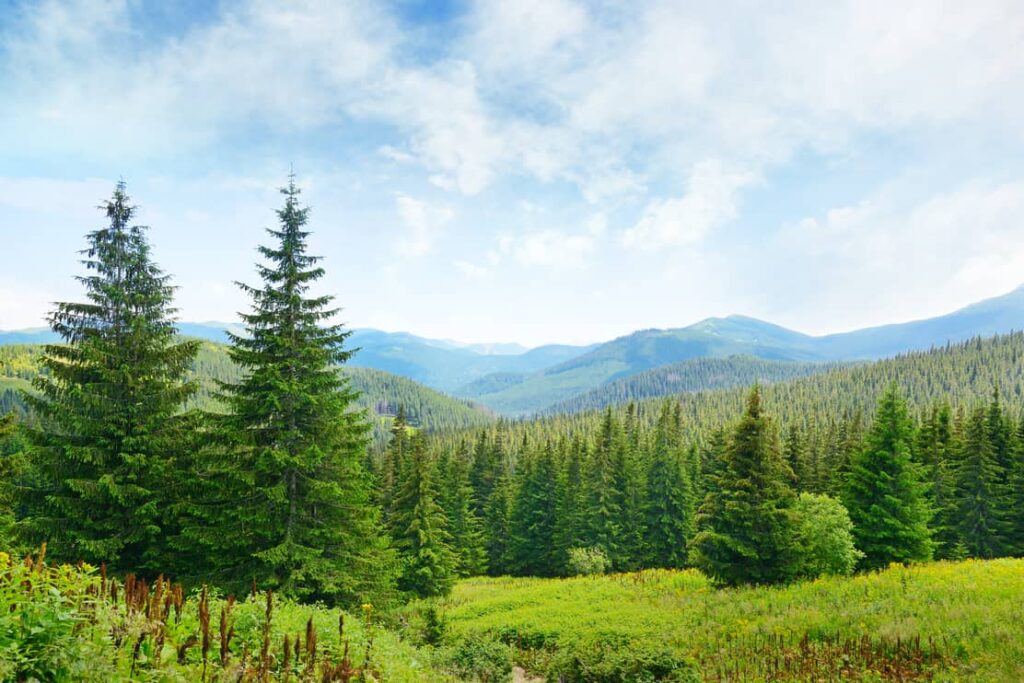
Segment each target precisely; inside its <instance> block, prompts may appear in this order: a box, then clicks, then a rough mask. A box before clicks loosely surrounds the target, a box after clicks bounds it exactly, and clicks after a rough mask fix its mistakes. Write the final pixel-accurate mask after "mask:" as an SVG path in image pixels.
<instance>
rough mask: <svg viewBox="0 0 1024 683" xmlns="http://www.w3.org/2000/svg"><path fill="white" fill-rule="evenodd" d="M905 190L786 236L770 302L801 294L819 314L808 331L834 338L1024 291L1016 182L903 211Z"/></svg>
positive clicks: (1021, 196) (798, 226)
mask: <svg viewBox="0 0 1024 683" xmlns="http://www.w3.org/2000/svg"><path fill="white" fill-rule="evenodd" d="M904 190H906V188H905V187H902V186H900V185H895V186H893V187H890V188H888V189H887V190H885V191H882V192H879V193H877V194H875V195H872V196H870V197H868V198H867V199H865V200H863V201H862V202H859V203H858V204H856V205H852V206H848V207H837V208H835V209H831V210H829V211H827V212H825V213H824V214H823V215H822V216H820V217H809V218H806V219H804V220H802V221H799V222H797V223H795V224H793V225H791V226H789V227H788V228H787V229H785V230H784V231H783V232H782V233H780V235H779V236H778V237H777V238H776V240H775V241H774V244H773V245H772V246H771V249H772V250H773V251H772V252H771V253H773V254H775V255H776V256H777V257H779V258H782V257H783V256H784V257H785V259H786V265H785V266H784V267H782V268H780V269H779V272H778V273H777V275H778V278H777V279H775V278H772V280H771V281H770V282H768V283H767V284H765V283H762V286H764V287H765V289H766V290H767V294H768V296H772V295H773V294H774V295H775V296H782V295H783V294H784V293H785V292H791V291H799V292H800V294H801V298H802V299H803V303H802V305H801V308H803V309H804V310H808V311H816V312H817V313H816V315H815V317H814V319H813V322H812V324H811V326H809V329H810V331H835V330H839V329H844V328H851V327H856V326H862V325H869V324H880V323H883V322H889V321H896V320H906V319H910V318H920V317H927V316H931V315H938V314H941V313H944V312H947V311H949V310H951V309H953V308H955V307H959V306H964V305H967V304H969V303H972V302H974V301H977V300H979V299H982V298H986V297H989V296H993V295H995V294H999V293H1002V292H1006V291H1009V290H1011V289H1013V288H1015V287H1017V286H1019V285H1020V284H1021V283H1022V282H1024V228H1022V226H1024V181H1016V182H1008V183H993V182H987V181H972V182H968V183H964V184H963V185H961V186H960V187H957V188H955V189H952V190H950V191H948V192H944V193H938V194H935V195H933V196H930V197H927V198H925V199H923V200H922V201H920V202H917V203H916V204H911V205H909V206H908V205H907V202H906V200H905V199H903V197H902V195H903V191H904ZM780 265H781V264H780Z"/></svg>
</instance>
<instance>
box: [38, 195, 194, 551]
mask: <svg viewBox="0 0 1024 683" xmlns="http://www.w3.org/2000/svg"><path fill="white" fill-rule="evenodd" d="M102 208H103V210H104V211H105V213H106V216H107V218H108V219H109V225H108V226H107V227H104V228H100V229H98V230H95V231H93V232H91V233H89V235H88V236H87V242H88V247H87V249H86V250H85V251H84V254H85V260H84V261H83V264H84V265H85V267H86V271H87V275H84V276H82V277H79V278H78V280H79V282H81V283H82V285H83V286H84V287H85V291H86V298H87V302H86V303H60V304H57V308H56V310H55V311H54V312H53V313H52V314H51V316H50V327H51V328H52V329H53V331H54V332H56V333H57V334H58V335H60V337H61V339H63V341H64V342H65V344H63V345H48V346H46V347H45V348H44V355H43V358H42V360H41V365H42V367H43V368H44V369H45V371H46V372H45V374H41V375H37V376H35V377H34V379H33V384H34V388H35V392H34V393H32V394H26V395H25V399H26V401H27V402H28V405H29V407H30V408H31V411H32V415H33V420H32V422H31V423H30V427H29V428H28V430H27V431H28V434H29V436H30V438H31V442H32V446H31V448H30V450H29V457H30V463H31V467H32V471H33V477H32V479H31V480H29V481H26V482H25V485H24V486H20V487H18V492H19V494H20V497H21V505H22V506H23V507H24V509H26V510H27V511H28V515H27V516H26V517H25V518H24V520H23V524H22V526H23V530H24V533H25V536H26V537H27V538H28V539H29V540H35V541H45V540H50V541H53V542H55V543H56V544H57V545H56V547H57V548H59V551H58V552H60V553H64V555H63V557H65V558H67V559H74V560H78V559H86V560H89V561H97V562H98V561H101V560H102V561H107V562H109V563H111V564H113V565H115V566H119V567H130V568H132V569H135V570H139V569H144V568H147V567H155V566H159V565H161V564H162V563H163V562H164V560H165V559H167V547H166V544H165V539H166V538H167V536H168V535H169V534H171V533H173V532H174V525H175V520H174V519H173V518H170V517H169V516H168V513H169V512H170V511H171V510H172V509H173V508H174V506H175V504H176V502H177V501H176V497H177V495H178V489H177V488H176V487H174V486H168V485H167V482H168V481H171V480H173V479H174V478H175V476H176V468H177V466H178V464H177V463H178V461H179V458H180V457H181V456H182V455H183V454H184V453H183V451H185V449H187V447H188V444H187V437H188V433H187V432H185V431H184V429H183V423H182V420H180V419H179V418H178V417H177V414H178V413H179V411H180V410H181V409H182V407H183V406H184V404H185V402H186V401H187V400H188V399H189V397H190V396H191V395H192V393H193V392H194V391H195V387H194V386H193V385H192V384H191V383H189V382H187V381H186V373H187V371H188V368H189V366H190V364H191V362H192V359H193V357H194V356H195V354H196V351H197V344H196V343H195V342H190V341H185V342H181V341H176V340H175V334H176V332H175V327H174V322H173V317H172V316H173V314H174V312H175V310H174V308H173V307H172V296H173V292H174V288H173V287H172V286H171V285H170V284H169V277H168V276H166V275H164V274H163V273H162V272H161V271H160V269H159V268H158V267H157V266H156V265H155V264H154V263H153V261H152V259H151V256H150V247H149V243H148V241H147V239H146V229H145V228H143V227H140V226H134V225H131V220H132V217H133V215H134V212H135V207H133V206H132V205H131V204H130V200H129V197H128V195H127V194H126V193H125V188H124V183H119V184H118V186H117V188H116V189H115V191H114V194H113V197H112V198H111V200H110V201H108V202H106V203H105V204H104V206H103V207H102Z"/></svg>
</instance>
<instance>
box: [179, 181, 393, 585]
mask: <svg viewBox="0 0 1024 683" xmlns="http://www.w3.org/2000/svg"><path fill="white" fill-rule="evenodd" d="M282 194H284V196H285V202H284V206H283V207H282V208H281V209H280V210H278V212H277V215H278V220H279V227H278V229H276V230H275V229H269V230H268V231H267V232H268V233H269V235H270V236H271V238H272V240H273V245H272V246H262V247H260V249H259V251H260V253H261V255H262V256H263V257H264V258H265V259H266V261H267V265H262V264H261V265H258V266H257V270H258V273H259V275H260V278H261V280H262V284H261V285H260V286H257V287H253V286H249V285H241V287H242V290H243V291H244V292H245V293H246V294H248V295H249V296H250V297H251V298H252V302H253V303H252V310H251V311H250V312H249V313H247V314H244V315H243V316H242V320H243V321H244V323H245V326H246V332H247V334H246V335H245V336H238V335H230V338H231V342H232V346H231V351H230V354H231V359H232V361H234V363H235V364H236V365H238V366H239V367H240V368H242V369H243V370H244V374H243V376H242V378H241V379H240V381H238V382H237V383H227V384H222V385H221V388H222V394H221V395H220V396H219V399H220V401H221V402H222V404H223V407H224V409H225V412H224V413H221V414H216V415H212V416H211V417H210V419H211V422H212V425H213V431H212V438H211V439H210V440H209V447H208V448H207V449H205V450H204V452H202V453H200V454H199V455H198V457H197V458H196V459H195V462H194V468H195V472H194V474H193V481H194V482H195V484H194V486H193V487H192V488H193V490H194V491H195V492H196V494H197V495H195V496H194V498H193V500H192V501H190V503H189V505H188V507H187V514H188V515H189V522H188V524H187V525H186V528H185V532H184V534H183V537H182V539H181V540H180V541H179V543H178V548H179V549H180V550H181V551H182V552H183V553H188V552H189V549H191V548H194V547H196V546H198V548H199V549H200V553H201V555H200V556H201V558H202V559H201V560H200V561H199V563H198V564H199V566H200V568H201V571H202V570H205V571H204V572H203V575H205V576H209V577H216V578H217V580H218V583H219V584H221V585H225V586H230V587H233V589H234V590H240V589H241V588H242V587H243V586H245V585H247V584H248V582H249V581H251V580H253V579H255V580H256V581H257V582H258V583H259V584H260V585H265V586H268V587H272V588H273V589H275V590H277V591H282V592H286V593H288V594H291V595H296V596H302V597H305V598H310V599H324V600H330V601H337V602H342V603H346V604H354V603H356V602H358V601H360V600H362V599H365V598H366V597H368V596H373V597H375V598H380V597H382V596H383V595H385V594H387V592H388V591H389V590H390V588H391V585H392V580H393V569H392V567H393V565H394V561H393V553H392V551H391V550H390V548H389V547H388V545H387V542H386V537H385V535H384V533H383V529H382V527H381V524H380V514H379V512H380V511H379V508H377V507H376V506H374V505H373V504H372V503H371V488H370V487H371V483H370V479H369V476H368V474H367V472H366V471H365V455H364V454H365V450H366V447H367V442H368V435H367V431H368V426H367V424H366V422H365V421H364V419H363V417H362V415H361V414H360V413H359V412H356V411H354V401H355V398H356V394H355V392H354V391H353V390H352V388H351V386H350V385H349V382H348V380H347V379H346V378H345V377H344V376H342V375H339V373H338V372H337V369H336V368H337V366H338V365H340V364H343V363H345V362H346V361H347V360H348V359H349V357H350V356H351V351H349V350H347V349H346V348H345V347H344V343H345V340H346V338H347V337H348V335H349V333H348V332H346V331H344V330H343V329H342V328H341V327H340V326H337V325H331V324H327V323H326V322H325V321H327V320H329V319H331V318H332V317H333V316H334V315H335V314H336V312H337V311H336V310H335V309H331V308H329V306H330V304H331V301H332V297H330V296H311V295H310V294H309V289H310V287H311V286H312V285H313V283H315V282H316V281H317V280H319V279H320V278H322V277H323V275H324V270H323V268H321V267H320V266H319V265H317V264H318V262H319V260H320V259H319V257H315V256H310V255H308V254H307V253H306V239H307V237H308V234H309V233H308V232H307V231H305V230H304V229H303V228H304V226H305V224H306V222H307V218H308V209H307V208H304V207H301V206H300V204H299V200H298V195H299V189H298V188H297V187H296V185H295V182H294V179H292V180H291V181H290V182H289V184H288V186H287V187H286V188H284V189H282Z"/></svg>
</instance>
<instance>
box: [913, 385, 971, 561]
mask: <svg viewBox="0 0 1024 683" xmlns="http://www.w3.org/2000/svg"><path fill="white" fill-rule="evenodd" d="M955 450H956V448H955V444H954V443H953V432H952V416H951V413H950V409H949V404H948V403H944V404H942V405H938V406H933V408H932V410H931V412H930V413H929V414H928V415H927V416H926V417H925V418H924V420H922V422H921V426H920V428H919V429H918V431H917V437H916V440H915V446H914V459H915V461H916V462H918V463H919V464H920V466H921V467H922V468H923V471H924V474H925V479H926V481H927V483H928V504H929V507H931V509H932V510H934V512H935V516H934V517H933V519H932V524H931V527H932V531H933V539H934V540H935V544H936V547H935V555H936V557H938V558H940V559H954V558H955V557H957V555H958V550H957V548H958V547H959V545H960V538H959V534H958V532H957V503H956V498H955V496H954V488H955V481H954V478H953V472H954V471H955V468H956V460H955V454H954V451H955Z"/></svg>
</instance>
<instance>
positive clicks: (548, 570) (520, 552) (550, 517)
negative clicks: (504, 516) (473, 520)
mask: <svg viewBox="0 0 1024 683" xmlns="http://www.w3.org/2000/svg"><path fill="white" fill-rule="evenodd" d="M517 474H518V475H519V487H518V489H517V490H516V495H515V497H514V498H513V499H512V510H511V512H510V515H509V531H510V538H509V550H508V554H509V568H510V569H511V570H512V571H513V572H515V573H516V574H527V575H530V576H554V575H555V574H556V573H557V572H558V570H559V569H560V567H559V561H558V554H557V551H556V546H555V526H556V522H557V517H556V514H557V510H558V478H557V471H556V468H555V455H554V449H553V447H552V445H551V444H548V445H546V446H545V447H544V448H542V449H541V450H540V451H539V452H537V453H533V454H530V456H529V457H526V458H524V459H523V460H522V461H521V469H520V470H519V471H518V472H517Z"/></svg>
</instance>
